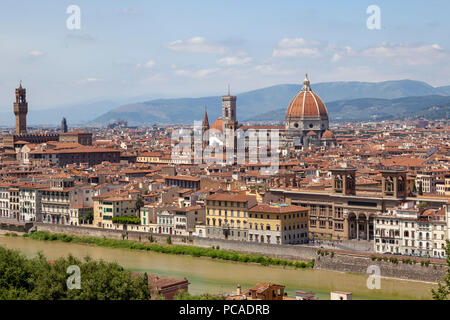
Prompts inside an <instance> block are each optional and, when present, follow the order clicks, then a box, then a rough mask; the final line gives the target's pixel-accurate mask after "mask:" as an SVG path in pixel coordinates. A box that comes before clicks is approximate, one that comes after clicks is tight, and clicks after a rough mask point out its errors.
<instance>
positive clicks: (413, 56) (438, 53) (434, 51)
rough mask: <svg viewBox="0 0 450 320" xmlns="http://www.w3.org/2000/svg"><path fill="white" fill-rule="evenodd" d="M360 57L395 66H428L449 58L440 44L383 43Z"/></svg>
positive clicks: (363, 52)
mask: <svg viewBox="0 0 450 320" xmlns="http://www.w3.org/2000/svg"><path fill="white" fill-rule="evenodd" d="M357 54H358V55H360V56H362V57H366V58H371V59H375V60H382V61H390V62H391V63H392V64H395V65H405V64H406V65H426V64H434V63H436V62H437V61H438V60H442V59H445V58H448V53H446V52H445V51H444V50H443V49H442V48H441V47H440V46H439V45H438V44H428V45H416V46H414V45H411V44H390V43H382V44H380V45H378V46H374V47H370V48H367V49H364V50H361V51H360V52H358V53H357Z"/></svg>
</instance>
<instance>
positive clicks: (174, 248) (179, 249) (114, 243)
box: [23, 231, 314, 268]
mask: <svg viewBox="0 0 450 320" xmlns="http://www.w3.org/2000/svg"><path fill="white" fill-rule="evenodd" d="M23 236H24V237H29V238H31V239H35V240H43V241H56V240H57V241H63V242H73V243H83V244H94V245H98V246H102V247H114V248H123V249H135V250H145V251H154V252H160V253H169V254H181V255H190V256H193V257H209V258H213V259H221V260H229V261H239V262H247V263H258V264H261V265H264V266H268V265H280V266H288V267H294V268H313V267H314V259H313V260H311V261H310V262H300V261H290V260H284V259H278V258H270V257H266V256H263V255H260V254H247V253H240V252H235V251H228V250H221V249H214V248H202V247H195V246H188V245H176V244H167V245H162V244H156V243H140V242H136V241H131V240H118V239H107V238H97V237H87V236H72V235H67V234H64V233H50V232H46V231H36V232H34V233H32V234H24V235H23Z"/></svg>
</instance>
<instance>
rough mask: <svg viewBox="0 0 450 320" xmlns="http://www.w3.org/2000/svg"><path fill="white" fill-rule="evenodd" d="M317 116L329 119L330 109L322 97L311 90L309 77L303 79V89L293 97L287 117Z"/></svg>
mask: <svg viewBox="0 0 450 320" xmlns="http://www.w3.org/2000/svg"><path fill="white" fill-rule="evenodd" d="M303 117H307V118H310V117H317V118H321V119H328V111H327V107H326V106H325V103H323V101H322V99H320V98H319V96H318V95H317V94H316V93H314V92H313V91H312V90H311V87H310V86H309V80H308V77H306V78H305V80H304V81H303V88H302V90H301V91H300V92H299V93H298V94H297V95H296V96H295V97H294V98H293V99H292V101H291V103H290V104H289V107H288V109H287V111H286V119H287V120H288V119H290V118H303Z"/></svg>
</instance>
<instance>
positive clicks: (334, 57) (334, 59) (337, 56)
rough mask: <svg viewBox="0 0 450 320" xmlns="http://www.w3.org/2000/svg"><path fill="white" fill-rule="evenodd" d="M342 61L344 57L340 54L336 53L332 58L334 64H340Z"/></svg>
mask: <svg viewBox="0 0 450 320" xmlns="http://www.w3.org/2000/svg"><path fill="white" fill-rule="evenodd" d="M341 59H342V56H341V55H340V54H339V53H335V54H333V56H332V57H331V61H332V62H338V61H339V60H341Z"/></svg>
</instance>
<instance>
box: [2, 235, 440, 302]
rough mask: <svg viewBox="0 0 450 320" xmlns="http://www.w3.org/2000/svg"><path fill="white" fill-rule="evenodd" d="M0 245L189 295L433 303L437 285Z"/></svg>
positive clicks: (20, 242) (132, 253) (89, 249)
mask: <svg viewBox="0 0 450 320" xmlns="http://www.w3.org/2000/svg"><path fill="white" fill-rule="evenodd" d="M0 246H4V247H7V248H11V249H18V250H20V251H21V252H22V253H23V254H25V255H26V256H28V257H32V256H34V255H36V254H37V253H38V252H39V251H42V252H43V253H44V254H45V255H46V256H47V257H48V258H49V259H56V258H58V257H61V256H67V255H68V254H69V253H71V254H72V255H74V256H76V257H80V258H82V257H84V256H86V255H89V256H91V257H92V258H96V259H103V260H106V261H115V262H117V263H119V264H120V265H122V266H123V267H124V268H126V269H129V270H132V271H141V272H144V271H146V272H148V273H152V274H159V275H165V276H171V277H178V278H184V277H186V278H187V279H188V280H189V282H190V285H189V292H190V293H192V294H198V293H207V292H208V293H227V292H231V291H235V290H236V286H237V285H238V284H240V285H241V287H242V289H247V288H249V287H252V286H254V285H255V284H256V283H258V282H266V281H271V282H274V283H277V284H282V285H285V286H286V289H285V290H286V291H287V293H288V295H289V296H291V297H294V296H295V291H296V290H302V291H313V292H315V293H316V298H318V299H329V298H330V291H333V290H337V291H349V292H352V293H353V299H431V290H430V289H431V288H432V287H434V286H435V284H432V283H427V282H420V281H408V280H399V279H391V278H382V280H381V289H379V290H370V289H368V288H367V286H366V281H367V278H368V275H362V274H353V273H343V272H335V271H327V270H314V269H297V270H295V269H293V268H288V267H280V266H267V267H265V266H261V265H257V264H249V263H239V262H230V261H221V260H215V259H210V258H198V257H191V256H182V255H171V254H164V253H156V252H149V251H137V250H130V249H118V248H105V247H97V246H91V245H84V244H75V243H63V242H56V241H55V242H45V241H39V240H32V239H27V238H22V237H5V236H2V235H0Z"/></svg>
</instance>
